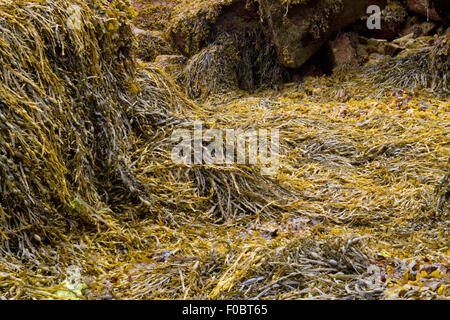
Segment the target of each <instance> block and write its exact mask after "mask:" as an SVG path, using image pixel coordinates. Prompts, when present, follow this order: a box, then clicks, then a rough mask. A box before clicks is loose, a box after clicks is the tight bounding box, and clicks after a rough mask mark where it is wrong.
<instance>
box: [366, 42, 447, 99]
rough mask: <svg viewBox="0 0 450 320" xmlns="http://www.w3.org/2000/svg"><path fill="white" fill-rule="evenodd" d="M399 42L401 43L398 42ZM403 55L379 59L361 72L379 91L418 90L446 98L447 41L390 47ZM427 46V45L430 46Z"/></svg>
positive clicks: (405, 43)
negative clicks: (399, 47)
mask: <svg viewBox="0 0 450 320" xmlns="http://www.w3.org/2000/svg"><path fill="white" fill-rule="evenodd" d="M398 40H401V39H398ZM395 43H396V44H397V45H398V44H400V45H401V46H403V51H402V52H401V53H400V54H399V55H398V56H397V57H396V58H394V59H383V60H382V61H380V62H379V63H377V64H373V65H369V66H366V67H364V68H363V70H362V72H363V74H364V76H365V77H366V78H367V79H369V81H370V83H372V84H373V85H376V86H377V87H380V88H389V87H390V88H391V89H392V88H399V89H410V90H421V89H424V88H427V89H429V90H431V91H433V92H435V94H438V95H441V96H442V97H444V98H448V96H449V93H450V91H449V87H450V86H449V75H450V37H449V36H441V37H439V38H436V40H434V39H430V37H423V38H418V39H412V37H411V35H409V37H405V39H403V40H402V41H394V44H395ZM430 43H431V44H430Z"/></svg>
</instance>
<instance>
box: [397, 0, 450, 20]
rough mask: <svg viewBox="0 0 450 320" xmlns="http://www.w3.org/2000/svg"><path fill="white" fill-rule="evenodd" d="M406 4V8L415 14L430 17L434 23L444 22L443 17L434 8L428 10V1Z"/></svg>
mask: <svg viewBox="0 0 450 320" xmlns="http://www.w3.org/2000/svg"><path fill="white" fill-rule="evenodd" d="M447 1H448V0H447ZM405 3H406V8H408V9H409V10H411V11H413V12H415V13H418V14H420V15H423V16H425V17H427V16H428V17H429V18H430V19H431V20H434V21H442V19H441V17H440V16H439V14H438V13H437V12H436V10H435V9H434V8H431V9H430V8H428V5H427V3H428V0H406V1H405Z"/></svg>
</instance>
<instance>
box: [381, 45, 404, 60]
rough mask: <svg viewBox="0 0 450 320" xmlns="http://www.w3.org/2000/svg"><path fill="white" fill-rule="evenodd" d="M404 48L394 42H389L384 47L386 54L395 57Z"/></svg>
mask: <svg viewBox="0 0 450 320" xmlns="http://www.w3.org/2000/svg"><path fill="white" fill-rule="evenodd" d="M403 49H404V48H403V47H401V46H399V45H397V44H394V43H388V44H387V45H386V46H385V47H384V54H385V55H387V56H391V57H395V56H396V55H398V54H399V53H400V52H402V50H403Z"/></svg>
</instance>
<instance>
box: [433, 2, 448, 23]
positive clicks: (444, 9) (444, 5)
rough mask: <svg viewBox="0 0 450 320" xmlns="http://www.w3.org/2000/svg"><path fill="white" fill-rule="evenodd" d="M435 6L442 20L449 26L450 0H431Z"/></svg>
mask: <svg viewBox="0 0 450 320" xmlns="http://www.w3.org/2000/svg"><path fill="white" fill-rule="evenodd" d="M431 1H432V2H433V4H434V6H435V9H436V12H437V14H438V15H439V17H440V18H441V20H442V21H443V22H444V23H445V24H446V25H447V26H448V25H450V1H448V0H431Z"/></svg>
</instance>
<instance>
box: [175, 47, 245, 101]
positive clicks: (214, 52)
mask: <svg viewBox="0 0 450 320" xmlns="http://www.w3.org/2000/svg"><path fill="white" fill-rule="evenodd" d="M233 49H234V48H233V47H232V46H226V45H215V44H214V45H211V46H208V47H206V48H204V49H203V50H202V51H200V52H199V53H198V54H196V55H194V56H193V57H191V58H190V59H189V61H188V62H187V64H186V66H185V68H184V70H183V72H182V74H181V77H180V78H181V79H180V80H181V82H182V83H183V85H184V87H185V88H186V93H187V94H188V95H189V97H191V98H193V99H201V100H203V99H206V98H207V97H208V96H210V95H212V94H219V93H226V92H227V91H230V90H237V89H238V86H239V82H238V70H237V68H236V66H237V65H238V62H239V56H238V52H237V51H235V50H233Z"/></svg>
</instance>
